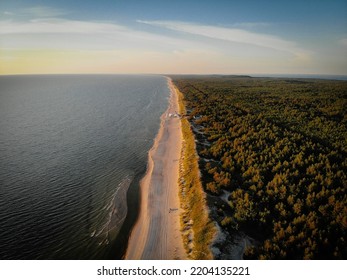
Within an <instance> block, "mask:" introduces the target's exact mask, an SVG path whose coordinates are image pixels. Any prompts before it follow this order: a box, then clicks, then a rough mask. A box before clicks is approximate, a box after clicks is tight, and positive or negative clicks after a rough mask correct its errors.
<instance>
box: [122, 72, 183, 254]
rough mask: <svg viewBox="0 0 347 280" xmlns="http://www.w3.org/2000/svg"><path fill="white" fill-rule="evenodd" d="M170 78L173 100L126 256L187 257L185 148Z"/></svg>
mask: <svg viewBox="0 0 347 280" xmlns="http://www.w3.org/2000/svg"><path fill="white" fill-rule="evenodd" d="M167 79H168V86H169V88H170V100H169V106H168V109H167V110H166V111H165V112H164V114H163V115H162V116H161V124H160V129H159V132H158V134H157V136H156V138H155V140H154V145H153V147H152V148H151V150H150V151H149V153H148V167H147V171H146V174H145V176H144V177H143V179H142V180H141V182H140V206H139V215H138V219H137V221H136V222H135V225H134V227H133V229H132V231H131V233H130V237H129V241H128V247H127V249H126V253H125V259H135V260H136V259H168V260H170V259H187V255H186V253H185V250H184V246H183V239H182V236H181V224H180V216H181V214H182V212H183V210H182V208H181V205H180V199H179V184H178V178H179V159H180V155H181V149H182V141H183V138H182V131H181V120H180V118H178V117H176V116H175V115H174V114H175V113H176V112H178V111H179V107H178V106H179V105H178V96H177V92H176V90H175V88H174V86H173V84H172V81H171V79H169V78H167Z"/></svg>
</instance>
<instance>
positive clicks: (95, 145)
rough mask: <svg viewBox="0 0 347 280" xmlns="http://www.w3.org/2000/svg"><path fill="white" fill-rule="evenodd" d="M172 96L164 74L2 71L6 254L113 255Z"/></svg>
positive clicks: (0, 205)
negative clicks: (130, 195) (14, 73)
mask: <svg viewBox="0 0 347 280" xmlns="http://www.w3.org/2000/svg"><path fill="white" fill-rule="evenodd" d="M168 96H169V89H168V87H167V82H166V79H165V78H164V77H159V76H118V75H99V76H98V75H66V76H65V75H47V76H2V77H0V258H1V259H103V258H109V253H110V252H109V251H110V248H111V247H112V246H111V245H112V242H113V240H114V239H115V237H116V236H117V234H118V232H119V230H120V228H121V225H122V223H123V221H124V218H125V216H126V213H127V210H128V211H132V209H127V203H126V193H127V190H128V188H129V186H130V184H137V183H138V182H137V181H134V178H140V177H141V176H140V175H141V174H142V173H144V171H145V169H146V164H147V152H148V150H149V149H150V148H151V146H152V144H153V139H154V137H155V135H156V133H157V131H158V128H159V124H160V115H161V114H162V113H163V112H164V111H165V109H166V107H167V100H168ZM137 180H138V179H137ZM113 249H114V248H113Z"/></svg>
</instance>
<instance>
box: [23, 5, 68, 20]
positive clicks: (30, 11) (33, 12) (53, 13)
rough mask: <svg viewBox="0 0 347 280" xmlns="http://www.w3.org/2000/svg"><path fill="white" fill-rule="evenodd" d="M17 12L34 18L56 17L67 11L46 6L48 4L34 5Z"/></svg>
mask: <svg viewBox="0 0 347 280" xmlns="http://www.w3.org/2000/svg"><path fill="white" fill-rule="evenodd" d="M19 13H21V14H24V15H28V16H32V17H35V18H45V17H48V18H49V17H58V16H62V15H66V14H68V13H69V12H68V11H66V10H63V9H58V8H54V7H48V6H35V7H29V8H24V9H23V10H21V11H19Z"/></svg>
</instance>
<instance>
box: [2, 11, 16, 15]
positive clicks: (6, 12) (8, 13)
mask: <svg viewBox="0 0 347 280" xmlns="http://www.w3.org/2000/svg"><path fill="white" fill-rule="evenodd" d="M2 14H3V15H5V16H13V15H14V13H12V12H9V11H5V12H3V13H2Z"/></svg>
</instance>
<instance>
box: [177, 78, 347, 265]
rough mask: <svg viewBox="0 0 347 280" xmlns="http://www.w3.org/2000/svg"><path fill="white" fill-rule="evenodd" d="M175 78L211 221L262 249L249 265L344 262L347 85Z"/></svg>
mask: <svg viewBox="0 0 347 280" xmlns="http://www.w3.org/2000/svg"><path fill="white" fill-rule="evenodd" d="M171 78H172V79H173V82H174V84H175V85H176V87H177V88H178V89H179V91H180V92H181V93H182V94H183V96H184V105H185V107H186V114H185V116H184V118H186V119H187V120H188V121H189V123H190V125H191V128H192V130H193V132H194V135H195V139H196V142H197V143H196V144H197V145H196V147H197V148H196V149H197V153H198V156H199V169H200V172H201V175H202V176H201V179H202V185H203V188H204V190H205V192H206V194H207V197H208V201H209V205H210V206H211V211H210V212H211V213H210V215H211V217H212V219H213V220H214V221H215V222H217V223H218V225H219V228H220V229H221V230H222V231H224V232H227V233H228V236H230V238H232V236H234V233H236V232H244V233H245V234H247V235H248V236H250V237H251V238H252V239H254V240H255V242H253V244H252V246H247V249H246V250H245V251H244V255H243V258H245V259H346V258H347V246H346V240H345V239H346V238H347V196H346V185H347V157H346V155H347V114H346V110H347V82H346V81H329V80H318V79H283V78H281V79H279V78H252V77H247V76H243V77H237V76H171ZM221 250H223V246H221Z"/></svg>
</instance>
